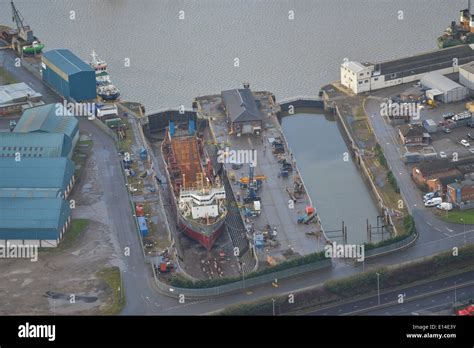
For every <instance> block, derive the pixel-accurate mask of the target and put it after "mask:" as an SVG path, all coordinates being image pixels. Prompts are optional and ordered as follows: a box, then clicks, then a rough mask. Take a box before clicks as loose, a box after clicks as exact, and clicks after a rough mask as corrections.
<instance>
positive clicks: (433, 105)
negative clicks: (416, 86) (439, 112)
mask: <svg viewBox="0 0 474 348" xmlns="http://www.w3.org/2000/svg"><path fill="white" fill-rule="evenodd" d="M426 105H428V106H429V107H430V108H432V109H433V108H435V107H436V102H435V101H434V100H433V99H427V100H426Z"/></svg>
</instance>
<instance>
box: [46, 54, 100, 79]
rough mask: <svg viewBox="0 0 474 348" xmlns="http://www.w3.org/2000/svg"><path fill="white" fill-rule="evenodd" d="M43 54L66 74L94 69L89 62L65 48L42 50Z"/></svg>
mask: <svg viewBox="0 0 474 348" xmlns="http://www.w3.org/2000/svg"><path fill="white" fill-rule="evenodd" d="M43 56H44V57H45V58H46V59H47V60H48V61H49V62H51V63H52V64H54V65H55V66H56V67H57V68H59V69H61V70H62V71H63V72H64V73H65V74H67V75H73V74H77V73H79V72H81V71H94V70H93V69H92V68H91V67H90V65H89V64H87V63H85V62H84V61H83V60H82V59H80V58H79V57H78V56H76V55H75V54H74V53H72V52H71V51H69V50H67V49H57V50H51V51H48V52H44V53H43Z"/></svg>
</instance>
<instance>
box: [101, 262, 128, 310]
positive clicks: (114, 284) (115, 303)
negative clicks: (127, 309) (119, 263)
mask: <svg viewBox="0 0 474 348" xmlns="http://www.w3.org/2000/svg"><path fill="white" fill-rule="evenodd" d="M97 277H98V278H99V279H101V280H103V281H104V282H105V283H106V284H107V286H108V287H109V288H110V289H111V290H112V299H111V300H110V301H108V302H107V303H106V304H105V306H104V308H102V310H101V313H102V314H104V315H117V314H119V313H120V312H121V311H122V309H123V307H124V305H125V291H124V289H123V286H122V274H121V272H120V268H118V267H116V266H114V267H107V268H103V269H101V270H100V271H99V272H97Z"/></svg>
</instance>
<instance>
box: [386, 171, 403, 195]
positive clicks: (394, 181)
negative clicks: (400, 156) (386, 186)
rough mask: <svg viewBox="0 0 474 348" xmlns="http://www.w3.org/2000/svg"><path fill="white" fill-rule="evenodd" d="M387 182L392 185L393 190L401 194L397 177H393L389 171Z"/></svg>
mask: <svg viewBox="0 0 474 348" xmlns="http://www.w3.org/2000/svg"><path fill="white" fill-rule="evenodd" d="M387 180H388V182H389V183H390V185H391V186H392V188H393V190H394V191H395V192H396V193H400V188H399V187H398V183H397V179H396V178H395V175H393V173H392V171H389V172H388V173H387Z"/></svg>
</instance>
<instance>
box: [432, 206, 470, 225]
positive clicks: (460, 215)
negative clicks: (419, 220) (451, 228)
mask: <svg viewBox="0 0 474 348" xmlns="http://www.w3.org/2000/svg"><path fill="white" fill-rule="evenodd" d="M446 215H447V216H446ZM440 218H441V219H442V220H444V221H447V222H452V223H455V224H461V225H462V224H463V222H462V221H461V219H463V220H464V224H466V225H472V224H474V209H470V210H464V211H451V212H448V214H445V213H443V214H442V215H440Z"/></svg>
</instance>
